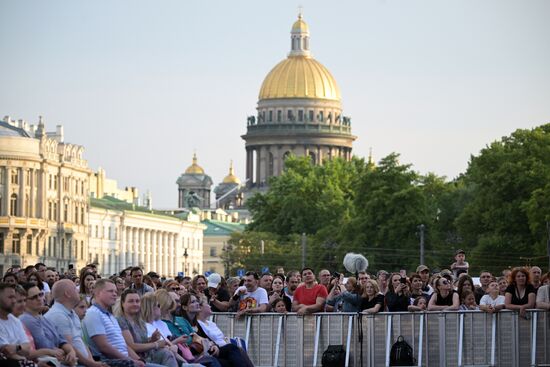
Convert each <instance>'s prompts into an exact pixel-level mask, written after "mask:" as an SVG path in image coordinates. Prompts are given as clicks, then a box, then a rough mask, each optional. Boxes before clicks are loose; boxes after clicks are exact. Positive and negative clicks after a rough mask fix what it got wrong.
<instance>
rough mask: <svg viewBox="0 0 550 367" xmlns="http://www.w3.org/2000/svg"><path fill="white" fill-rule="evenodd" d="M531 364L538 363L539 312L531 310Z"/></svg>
mask: <svg viewBox="0 0 550 367" xmlns="http://www.w3.org/2000/svg"><path fill="white" fill-rule="evenodd" d="M530 313H531V366H536V365H537V315H538V312H536V311H531V312H530Z"/></svg>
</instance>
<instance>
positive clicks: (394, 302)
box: [385, 291, 410, 312]
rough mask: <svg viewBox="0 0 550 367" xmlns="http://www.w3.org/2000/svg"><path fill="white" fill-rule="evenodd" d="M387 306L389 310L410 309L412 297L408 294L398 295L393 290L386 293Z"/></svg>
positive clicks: (400, 310)
mask: <svg viewBox="0 0 550 367" xmlns="http://www.w3.org/2000/svg"><path fill="white" fill-rule="evenodd" d="M385 300H386V307H387V308H388V312H402V311H408V310H409V302H410V298H409V297H408V296H406V295H401V296H399V295H397V294H396V293H393V292H392V291H388V292H387V293H386V298H385Z"/></svg>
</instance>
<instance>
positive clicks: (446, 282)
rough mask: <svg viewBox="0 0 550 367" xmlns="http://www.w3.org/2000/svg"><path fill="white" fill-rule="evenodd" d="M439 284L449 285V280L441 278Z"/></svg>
mask: <svg viewBox="0 0 550 367" xmlns="http://www.w3.org/2000/svg"><path fill="white" fill-rule="evenodd" d="M441 285H449V281H448V280H442V281H441Z"/></svg>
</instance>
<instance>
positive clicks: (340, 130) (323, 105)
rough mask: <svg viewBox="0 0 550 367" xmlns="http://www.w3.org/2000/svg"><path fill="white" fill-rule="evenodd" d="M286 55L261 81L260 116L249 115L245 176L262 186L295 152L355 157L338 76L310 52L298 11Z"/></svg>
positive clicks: (315, 158) (317, 158)
mask: <svg viewBox="0 0 550 367" xmlns="http://www.w3.org/2000/svg"><path fill="white" fill-rule="evenodd" d="M290 34H291V51H290V53H289V55H288V57H287V58H286V59H285V60H283V61H281V62H280V63H279V64H277V65H276V66H275V67H274V68H273V69H272V70H271V71H270V72H269V74H267V76H266V78H265V80H264V81H263V83H262V87H261V89H260V94H259V100H258V107H257V110H258V114H257V116H250V117H248V122H247V131H246V134H245V135H242V138H243V139H244V140H245V142H246V144H245V145H246V179H247V186H248V187H262V186H265V185H266V184H267V180H268V179H269V177H271V176H278V175H280V174H281V173H282V171H283V168H284V160H285V158H286V157H287V156H289V155H291V154H293V155H296V156H309V157H310V158H311V160H312V161H313V162H315V164H322V162H323V160H325V159H331V158H334V157H342V158H344V159H347V160H350V159H351V149H352V143H353V141H354V140H355V139H356V137H355V136H353V135H352V134H351V119H350V118H349V117H345V116H343V114H342V103H341V97H340V90H339V88H338V85H337V84H336V80H335V79H334V77H333V76H332V75H331V74H330V72H329V71H328V70H327V68H325V67H324V66H323V65H321V63H319V62H318V61H317V60H315V59H314V58H313V57H312V56H311V52H310V48H309V28H308V25H307V24H306V22H305V21H304V20H303V19H302V15H299V16H298V20H297V21H296V22H295V23H294V24H293V26H292V30H291V32H290Z"/></svg>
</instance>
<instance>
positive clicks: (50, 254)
mask: <svg viewBox="0 0 550 367" xmlns="http://www.w3.org/2000/svg"><path fill="white" fill-rule="evenodd" d="M48 256H52V238H51V237H48Z"/></svg>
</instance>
